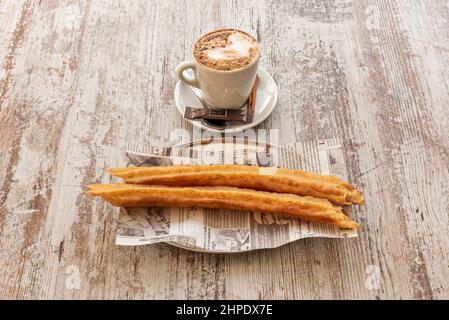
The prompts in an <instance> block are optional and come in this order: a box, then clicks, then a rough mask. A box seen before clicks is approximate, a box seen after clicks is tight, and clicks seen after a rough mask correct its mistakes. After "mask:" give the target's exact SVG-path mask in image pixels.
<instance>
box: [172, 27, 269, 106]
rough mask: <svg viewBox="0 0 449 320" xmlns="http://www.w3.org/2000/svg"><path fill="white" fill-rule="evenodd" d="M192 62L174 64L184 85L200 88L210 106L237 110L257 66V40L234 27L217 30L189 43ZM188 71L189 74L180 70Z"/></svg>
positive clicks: (244, 98)
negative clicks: (191, 45) (191, 46)
mask: <svg viewBox="0 0 449 320" xmlns="http://www.w3.org/2000/svg"><path fill="white" fill-rule="evenodd" d="M193 57H194V61H185V62H182V63H181V64H179V65H178V67H177V68H176V73H177V75H178V77H179V79H180V80H181V81H182V82H184V83H185V84H187V85H190V86H193V87H196V88H199V89H201V91H202V92H203V95H204V99H205V100H206V101H207V103H208V104H209V105H210V107H211V108H214V109H234V110H236V109H240V108H241V107H242V106H243V105H244V103H245V101H246V100H247V99H248V96H249V94H250V92H251V88H252V86H253V84H254V81H255V79H256V75H257V70H258V67H259V59H260V51H259V44H258V42H257V40H256V39H255V38H254V37H252V36H251V35H249V34H248V33H246V32H243V31H240V30H236V29H220V30H216V31H212V32H209V33H207V34H205V35H203V36H202V37H200V38H199V39H198V40H197V41H196V43H195V45H194V46H193ZM186 70H191V72H190V74H187V72H184V71H186Z"/></svg>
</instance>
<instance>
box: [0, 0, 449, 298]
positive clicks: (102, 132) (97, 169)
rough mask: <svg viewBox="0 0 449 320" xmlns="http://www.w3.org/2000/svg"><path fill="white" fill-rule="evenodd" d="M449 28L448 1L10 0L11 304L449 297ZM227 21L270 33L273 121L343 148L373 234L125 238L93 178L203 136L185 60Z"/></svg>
mask: <svg viewBox="0 0 449 320" xmlns="http://www.w3.org/2000/svg"><path fill="white" fill-rule="evenodd" d="M448 21H449V2H447V1H441V0H435V1H426V0H413V1H412V0H409V1H406V0H402V1H400V0H398V1H388V0H383V1H381V0H378V1H375V0H371V1H369V0H360V1H350V0H314V1H310V0H299V1H275V0H266V1H259V0H253V1H210V0H207V1H206V0H204V1H193V0H191V1H187V0H180V1H124V0H123V1H76V0H71V1H49V0H41V1H37V0H36V1H24V0H1V1H0V65H1V69H0V163H1V165H0V298H14V299H16V298H19V299H30V298H83V299H90V298H100V299H103V298H105V299H115V298H120V299H128V298H133V299H134V298H136V299H140V298H220V299H221V298H229V299H234V298H256V299H258V298H276V299H285V298H294V299H301V298H336V299H342V298H369V299H374V298H449V223H448V222H449V221H448V220H449V218H448V215H449V182H448V181H449V172H448V170H449V169H448V168H449V113H448V112H447V108H448V105H449V29H448V28H447V26H448ZM225 26H231V27H238V28H241V29H243V30H247V31H249V32H251V33H253V34H256V35H257V36H258V38H259V39H260V41H261V45H262V52H263V60H262V65H263V66H264V67H265V68H266V69H267V70H268V71H269V72H270V73H272V75H273V76H274V78H275V79H276V81H277V82H278V84H279V87H280V88H281V94H280V100H279V104H278V107H277V109H276V110H275V112H274V113H273V115H272V116H271V117H270V118H269V119H268V120H267V121H266V122H265V123H264V124H262V125H261V126H260V127H262V128H274V129H279V131H280V138H279V140H280V142H281V143H290V142H294V141H298V140H304V139H306V140H307V139H316V138H327V137H334V136H336V137H339V138H340V139H341V141H343V143H344V148H345V153H346V157H347V163H348V171H349V173H350V180H351V181H352V182H353V183H355V184H356V185H358V186H360V187H361V188H362V189H363V191H364V193H365V195H366V198H367V205H366V207H365V208H363V209H361V210H358V211H357V217H358V218H357V219H358V220H359V221H361V222H362V224H363V225H364V229H363V230H362V232H361V235H360V237H359V238H358V239H352V240H325V239H308V240H304V241H298V242H296V243H293V244H289V245H286V246H284V247H282V248H279V249H274V250H265V251H258V252H253V253H249V254H239V255H208V254H199V253H192V252H188V251H184V250H181V249H177V248H174V247H170V246H168V245H155V246H146V247H138V248H129V247H117V246H115V245H114V234H115V228H116V222H115V221H116V218H117V215H118V212H117V210H115V209H113V208H112V207H110V206H108V205H106V204H104V203H102V202H101V201H97V200H95V201H94V200H92V199H89V198H87V197H86V195H85V194H84V193H83V190H84V185H85V184H87V183H91V182H96V181H103V182H107V181H109V179H110V178H109V177H108V176H107V175H105V174H104V173H103V169H104V168H105V167H107V166H114V165H117V164H118V163H119V162H120V158H121V152H122V150H123V148H124V146H125V145H126V144H128V143H130V142H133V141H134V142H137V143H146V142H148V141H152V142H155V141H156V142H157V141H167V140H168V138H169V136H170V133H171V132H172V131H173V130H174V129H176V128H185V129H187V130H192V128H191V126H190V125H188V124H186V123H185V122H184V121H183V120H182V118H181V117H180V116H179V115H178V114H177V113H176V112H175V111H174V110H175V109H174V102H173V90H174V84H175V80H176V79H175V76H174V72H173V70H174V68H175V66H176V65H177V63H179V62H180V61H182V60H185V59H187V58H189V55H190V46H191V44H192V42H193V41H194V40H195V38H196V37H198V36H199V35H201V34H202V33H204V32H205V31H208V30H211V29H215V28H219V27H225ZM78 271H79V277H80V279H79V280H80V281H79V283H78V282H77V281H76V276H77V273H78ZM377 271H378V272H379V273H376V272H377ZM78 284H79V286H78Z"/></svg>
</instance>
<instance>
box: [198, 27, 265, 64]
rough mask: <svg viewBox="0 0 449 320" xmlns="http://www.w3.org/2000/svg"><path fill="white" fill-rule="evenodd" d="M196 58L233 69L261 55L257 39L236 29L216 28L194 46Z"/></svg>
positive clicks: (205, 62)
mask: <svg viewBox="0 0 449 320" xmlns="http://www.w3.org/2000/svg"><path fill="white" fill-rule="evenodd" d="M193 55H194V57H195V59H196V60H197V61H198V62H199V63H200V64H202V65H204V66H206V67H209V68H212V69H215V70H222V71H231V70H237V69H241V68H244V67H246V66H248V65H250V64H251V63H252V62H253V61H254V60H256V59H257V58H258V56H259V44H258V43H257V40H256V39H255V38H254V37H253V36H251V35H249V34H247V33H246V32H243V31H240V30H235V29H221V30H216V31H213V32H210V33H207V34H205V35H204V36H202V37H201V38H200V39H198V41H197V42H196V43H195V45H194V47H193Z"/></svg>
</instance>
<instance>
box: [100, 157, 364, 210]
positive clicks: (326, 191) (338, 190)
mask: <svg viewBox="0 0 449 320" xmlns="http://www.w3.org/2000/svg"><path fill="white" fill-rule="evenodd" d="M108 171H109V172H110V173H111V174H112V175H113V176H117V177H120V178H122V179H124V180H125V181H126V182H129V183H135V184H152V185H166V186H227V187H238V188H248V189H254V190H259V191H269V192H278V193H291V194H296V195H300V196H312V197H317V198H322V199H327V200H329V201H331V202H332V203H335V204H338V205H351V204H364V202H365V200H364V198H363V195H362V193H361V192H360V191H358V190H357V189H356V188H354V187H353V186H352V185H351V184H349V183H347V182H345V181H343V180H340V179H338V178H336V177H333V176H325V175H319V174H314V173H309V172H306V171H302V170H291V169H278V168H265V167H255V166H243V165H200V166H166V167H129V168H113V169H109V170H108Z"/></svg>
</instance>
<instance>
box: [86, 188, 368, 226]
mask: <svg viewBox="0 0 449 320" xmlns="http://www.w3.org/2000/svg"><path fill="white" fill-rule="evenodd" d="M88 187H89V189H90V190H89V191H88V192H87V193H88V194H89V195H92V196H100V197H102V198H103V199H105V200H106V201H108V202H110V203H111V204H112V205H114V206H118V207H148V206H157V207H204V208H222V209H230V210H243V211H255V212H264V213H271V214H282V215H289V216H292V217H296V218H300V219H303V220H307V221H315V222H322V223H330V224H334V225H336V226H338V227H340V228H344V229H357V228H358V227H359V224H358V223H357V222H355V221H352V220H351V219H350V218H349V217H348V216H347V215H346V214H345V213H344V212H343V210H342V208H340V207H336V206H333V205H332V204H331V203H330V202H329V201H328V200H325V199H317V198H313V197H301V196H297V195H293V194H281V193H272V192H265V191H255V190H249V189H240V188H232V187H167V186H157V185H150V186H149V185H138V184H125V183H118V184H93V185H89V186H88Z"/></svg>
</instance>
